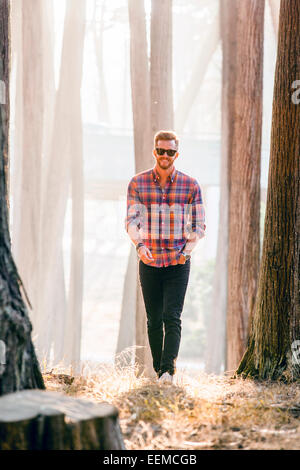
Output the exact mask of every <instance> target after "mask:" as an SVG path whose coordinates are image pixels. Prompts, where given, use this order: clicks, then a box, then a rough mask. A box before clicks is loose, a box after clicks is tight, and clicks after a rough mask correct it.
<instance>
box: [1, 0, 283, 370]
mask: <svg viewBox="0 0 300 470" xmlns="http://www.w3.org/2000/svg"><path fill="white" fill-rule="evenodd" d="M86 4H87V21H86V31H85V43H84V64H83V82H82V88H81V104H82V118H83V150H84V194H85V199H84V211H85V221H84V292H83V313H82V341H81V359H82V360H86V359H90V360H93V361H100V362H113V360H114V354H115V350H116V345H117V338H118V330H119V320H120V313H121V303H122V295H123V283H124V277H125V272H126V268H127V261H128V255H129V251H130V239H129V237H128V235H127V234H126V232H125V230H124V224H123V220H124V217H125V209H126V204H125V202H126V188H127V184H128V181H129V179H130V178H131V177H132V176H133V175H134V173H135V170H134V147H133V123H132V108H131V87H130V60H129V23H128V7H127V1H125V0H113V1H108V0H106V1H104V0H102V2H101V1H99V0H98V1H97V2H96V3H95V0H87V2H86ZM53 5H54V27H55V79H56V86H57V83H58V76H59V67H60V54H61V43H62V33H63V26H64V13H65V1H64V0H54V1H53ZM145 5H146V9H147V11H148V13H149V11H150V9H149V7H150V2H149V1H148V0H146V1H145ZM173 5H174V7H173V77H172V79H173V96H174V110H175V112H174V114H175V129H174V130H175V131H176V132H177V133H178V134H179V138H180V146H179V152H180V155H179V158H178V159H177V160H176V165H175V166H176V167H177V168H178V169H179V170H181V171H183V172H185V173H187V174H189V175H191V176H193V177H196V178H197V180H198V182H199V184H200V186H201V188H202V190H203V198H204V204H205V209H206V226H207V230H206V237H205V238H204V239H202V240H201V241H200V242H199V244H198V247H197V249H196V250H195V252H194V253H193V257H192V266H191V273H190V283H189V287H188V291H187V295H186V301H185V307H184V311H183V314H182V342H181V347H180V353H179V358H178V362H177V364H178V366H188V367H199V368H201V367H202V366H203V360H204V353H205V344H206V328H207V323H208V315H209V308H210V303H211V290H212V276H213V269H214V263H215V256H216V246H217V233H218V212H219V177H220V174H219V170H220V150H221V149H220V125H221V108H220V106H221V70H222V52H221V44H220V43H219V45H218V47H217V49H216V51H215V53H214V54H213V57H212V59H211V61H210V63H209V66H208V68H207V70H206V72H205V77H204V81H203V83H202V85H201V87H199V90H198V93H197V96H196V99H195V100H194V102H193V105H192V107H191V109H190V110H189V114H188V118H187V120H186V123H185V125H184V127H183V128H180V127H178V126H176V121H177V122H179V117H180V116H179V113H180V111H179V110H178V108H177V106H178V103H179V97H180V96H181V95H182V92H183V90H184V89H185V87H186V85H187V83H188V80H189V78H190V74H191V70H192V68H193V64H194V63H195V61H196V60H197V57H198V55H199V51H200V50H201V47H202V46H203V43H205V42H206V43H207V42H208V41H209V40H210V38H209V35H208V34H207V31H208V28H209V25H210V24H211V23H212V22H213V20H214V18H215V17H216V15H218V9H219V3H218V1H217V0H210V1H206V2H205V1H200V0H198V1H197V0H184V1H181V0H173ZM95 8H96V10H95ZM95 12H96V13H95ZM95 18H96V28H97V34H98V37H100V36H101V38H102V39H101V45H102V49H101V50H100V51H99V50H98V54H101V57H100V59H99V56H98V58H97V57H96V54H95V43H94V36H93V31H94V27H95ZM99 44H100V42H99ZM264 44H265V45H264V48H265V49H264V90H263V96H264V103H263V139H262V171H261V187H262V221H263V216H264V212H263V211H264V204H263V202H264V200H265V190H266V187H267V178H268V158H269V144H270V125H271V107H272V94H273V77H274V67H275V59H276V40H275V35H274V30H273V27H272V21H271V16H270V10H269V4H268V3H266V11H265V42H264ZM97 60H98V61H99V60H100V61H101V63H102V66H101V69H100V70H99V67H98V66H97ZM98 63H99V62H98ZM14 80H15V77H14V75H12V87H11V94H12V100H11V106H12V115H13V113H14V106H15V103H14V99H13V97H14V93H15V88H14V87H15V84H14V83H15V82H14ZM10 138H11V155H12V160H13V154H14V146H15V141H14V124H13V122H12V125H11V137H10ZM153 164H154V160H153ZM11 171H12V172H13V171H14V167H13V163H12V170H11ZM70 223H71V199H69V203H68V206H67V213H66V219H65V228H64V238H63V249H64V263H65V275H66V281H67V280H68V273H69V269H70V261H69V260H70V240H71V225H70ZM108 227H110V231H109V233H108ZM112 227H113V228H112ZM11 230H12V231H13V224H12V227H11ZM261 233H262V230H261ZM66 286H68V282H66Z"/></svg>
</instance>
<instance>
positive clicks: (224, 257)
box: [205, 0, 237, 374]
mask: <svg viewBox="0 0 300 470" xmlns="http://www.w3.org/2000/svg"><path fill="white" fill-rule="evenodd" d="M236 23H237V2H236V0H221V3H220V31H221V41H222V51H223V60H222V105H221V106H222V107H221V109H222V128H221V132H222V134H221V152H222V153H221V172H220V175H221V176H220V178H221V181H220V204H219V207H220V208H219V227H218V244H217V255H216V264H215V271H214V278H213V291H212V299H213V301H212V309H211V315H210V322H209V328H208V339H207V349H206V357H205V369H206V372H208V373H216V374H218V373H220V371H221V368H222V365H224V368H225V367H226V357H225V356H226V355H225V352H226V345H225V333H226V332H225V330H226V328H225V327H226V305H227V263H228V212H229V208H228V205H229V192H230V177H231V159H232V143H233V126H234V96H235V89H236V48H237V35H236V34H237V33H236Z"/></svg>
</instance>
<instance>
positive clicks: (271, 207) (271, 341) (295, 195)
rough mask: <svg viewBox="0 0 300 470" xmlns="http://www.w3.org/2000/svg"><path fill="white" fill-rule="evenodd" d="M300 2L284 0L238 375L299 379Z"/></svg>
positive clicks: (281, 9) (281, 7)
mask: <svg viewBox="0 0 300 470" xmlns="http://www.w3.org/2000/svg"><path fill="white" fill-rule="evenodd" d="M299 32H300V4H299V1H298V0H281V6H280V17H279V33H278V48H277V61H276V70H275V83H274V95H273V115H272V132H271V151H270V164H269V179H268V192H267V205H266V215H265V226H264V239H263V249H262V260H261V265H260V272H259V285H258V292H257V297H256V302H255V310H254V318H253V325H252V331H251V336H250V340H249V344H248V349H247V350H246V352H245V354H244V356H243V359H242V361H241V363H240V365H239V367H238V370H237V373H238V374H242V375H244V376H252V377H258V378H261V379H266V378H269V379H275V378H279V377H282V376H285V377H289V378H299V372H300V361H299V344H298V343H299V338H300V281H299V279H300V184H299V183H300V159H299V155H300V139H299V123H300V104H299V100H298V99H296V98H295V89H294V81H295V80H296V79H299V77H300V61H299V57H300V42H299Z"/></svg>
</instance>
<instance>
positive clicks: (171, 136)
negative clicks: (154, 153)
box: [154, 131, 179, 150]
mask: <svg viewBox="0 0 300 470" xmlns="http://www.w3.org/2000/svg"><path fill="white" fill-rule="evenodd" d="M159 140H175V146H176V149H177V150H178V143H179V139H178V136H177V135H176V134H175V132H173V131H158V132H156V134H155V136H154V147H156V146H157V142H158V141H159Z"/></svg>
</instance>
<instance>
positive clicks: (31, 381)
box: [0, 0, 45, 395]
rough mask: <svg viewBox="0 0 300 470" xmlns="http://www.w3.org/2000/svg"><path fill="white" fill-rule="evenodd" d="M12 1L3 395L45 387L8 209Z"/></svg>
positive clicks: (4, 68) (2, 25) (1, 28)
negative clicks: (21, 288) (10, 233)
mask: <svg viewBox="0 0 300 470" xmlns="http://www.w3.org/2000/svg"><path fill="white" fill-rule="evenodd" d="M9 20H10V11H9V2H8V1H5V0H2V1H1V2H0V44H1V57H0V76H1V77H2V79H3V81H4V83H5V103H3V100H2V101H1V104H0V109H1V112H0V340H1V352H2V354H1V365H0V395H3V394H6V393H9V392H13V391H16V390H22V389H24V388H41V389H43V388H45V386H44V382H43V378H42V375H41V372H40V368H39V364H38V362H37V359H36V355H35V351H34V347H33V344H32V341H31V330H32V326H31V323H30V320H29V317H28V313H27V310H26V307H25V305H24V302H23V299H22V296H21V292H20V286H21V285H22V281H21V279H20V276H19V274H18V271H17V268H16V265H15V263H14V260H13V257H12V253H11V244H10V235H9V221H8V207H7V183H6V177H7V171H6V168H7V162H8V126H9V73H10V29H9Z"/></svg>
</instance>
